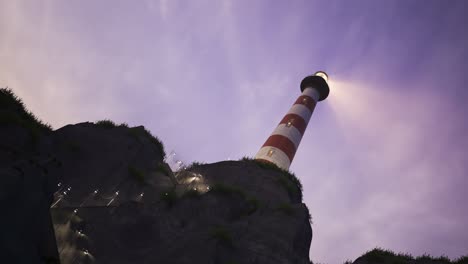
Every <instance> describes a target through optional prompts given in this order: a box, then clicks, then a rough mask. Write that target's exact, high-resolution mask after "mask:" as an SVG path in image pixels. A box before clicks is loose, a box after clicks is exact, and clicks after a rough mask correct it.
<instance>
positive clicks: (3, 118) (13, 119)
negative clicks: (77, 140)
mask: <svg viewBox="0 0 468 264" xmlns="http://www.w3.org/2000/svg"><path fill="white" fill-rule="evenodd" d="M2 124H5V125H7V124H14V125H18V126H21V127H23V128H25V129H26V130H27V131H28V132H29V134H30V136H31V142H32V143H33V144H36V143H37V142H38V139H39V137H40V136H41V134H42V133H43V132H50V131H52V127H51V126H50V125H49V124H45V123H43V122H42V121H41V120H39V119H38V118H37V117H36V116H35V115H34V114H33V113H31V112H30V111H28V110H27V109H26V107H25V106H24V103H23V101H21V99H20V98H18V97H17V96H16V95H15V94H14V93H13V91H12V90H10V89H8V88H0V125H2Z"/></svg>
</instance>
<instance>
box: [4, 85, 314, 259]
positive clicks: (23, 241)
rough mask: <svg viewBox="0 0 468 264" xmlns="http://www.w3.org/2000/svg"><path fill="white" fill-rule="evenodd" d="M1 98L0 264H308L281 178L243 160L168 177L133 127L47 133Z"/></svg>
mask: <svg viewBox="0 0 468 264" xmlns="http://www.w3.org/2000/svg"><path fill="white" fill-rule="evenodd" d="M2 92H4V91H2ZM4 95H5V94H2V96H3V97H2V96H0V97H2V98H3V99H4ZM2 98H0V102H1V103H2V105H0V110H1V112H0V114H1V115H0V128H1V129H0V136H1V137H0V157H1V161H0V166H1V169H0V181H1V183H0V203H1V205H2V208H3V209H2V210H3V213H2V218H1V220H0V221H1V222H0V224H1V226H2V227H3V229H4V230H3V231H2V235H1V236H0V258H1V259H2V263H3V262H5V263H58V262H61V263H204V264H206V263H310V261H309V256H308V255H309V247H310V242H311V238H312V230H311V226H310V223H309V212H308V210H307V207H306V206H305V205H304V204H303V203H302V201H301V199H302V198H301V190H300V187H299V186H298V185H297V183H296V182H295V181H294V178H291V175H289V174H288V173H286V172H283V171H280V170H277V169H274V168H270V167H268V166H265V165H262V164H259V163H256V162H255V161H251V160H243V161H225V162H219V163H214V164H206V165H195V166H191V167H190V168H188V169H186V170H184V171H181V172H178V173H175V174H174V173H172V171H170V169H169V166H168V165H167V164H166V163H165V162H164V160H163V158H164V155H165V153H164V149H163V147H162V144H161V143H160V142H159V141H158V140H157V139H156V138H154V137H152V136H151V135H150V134H149V133H148V131H146V130H145V129H144V127H134V128H129V127H128V126H126V125H121V126H116V125H114V124H112V123H110V122H99V123H97V124H94V123H81V124H76V125H68V126H65V127H63V128H61V129H58V130H56V131H52V130H51V129H49V128H48V127H47V126H45V125H42V124H41V123H40V122H38V121H37V120H36V119H35V118H34V117H33V116H32V117H31V115H29V114H28V113H27V112H26V111H24V108H23V109H22V105H15V104H12V102H11V100H10V101H8V100H7V101H8V102H7V103H5V102H4V101H1V100H3V99H2ZM10 99H11V98H10ZM13 101H14V100H13ZM7 106H8V107H7ZM12 106H15V107H12ZM19 113H20V114H19ZM49 208H50V209H49ZM5 227H8V228H5Z"/></svg>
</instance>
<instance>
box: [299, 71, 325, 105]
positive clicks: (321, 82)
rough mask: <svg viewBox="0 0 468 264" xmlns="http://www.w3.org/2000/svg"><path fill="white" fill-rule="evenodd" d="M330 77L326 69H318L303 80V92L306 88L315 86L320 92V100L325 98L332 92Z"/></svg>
mask: <svg viewBox="0 0 468 264" xmlns="http://www.w3.org/2000/svg"><path fill="white" fill-rule="evenodd" d="M328 79H329V78H328V74H326V73H325V72H324V71H318V72H316V73H315V74H314V75H310V76H307V77H305V78H304V79H303V80H302V82H301V92H302V91H304V90H305V89H306V88H313V89H315V90H317V91H318V92H319V94H320V97H319V101H322V100H325V99H326V98H327V97H328V94H329V93H330V87H328V83H327V82H328Z"/></svg>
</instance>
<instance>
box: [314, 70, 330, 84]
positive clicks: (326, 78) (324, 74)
mask: <svg viewBox="0 0 468 264" xmlns="http://www.w3.org/2000/svg"><path fill="white" fill-rule="evenodd" d="M314 75H315V76H319V77H322V78H323V79H324V80H325V81H326V82H328V75H327V74H326V73H325V72H324V71H318V72H316V73H315V74H314Z"/></svg>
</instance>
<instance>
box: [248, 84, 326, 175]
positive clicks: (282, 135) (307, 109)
mask: <svg viewBox="0 0 468 264" xmlns="http://www.w3.org/2000/svg"><path fill="white" fill-rule="evenodd" d="M319 98H320V94H319V92H318V91H317V90H316V89H315V88H311V87H307V88H305V89H304V91H303V92H302V94H301V96H299V98H298V99H297V100H296V102H295V103H294V105H293V106H292V107H291V109H289V111H288V113H287V114H286V115H285V116H284V118H283V119H282V120H281V122H280V123H279V124H278V126H277V127H276V129H275V130H274V131H273V133H272V134H271V136H270V137H269V138H268V139H267V141H266V142H265V144H263V146H262V148H260V150H259V151H258V153H257V155H255V159H257V160H265V161H268V162H271V163H274V164H276V165H277V166H278V167H280V168H283V169H286V170H287V169H289V166H290V165H291V162H292V160H293V158H294V155H295V154H296V150H297V148H298V147H299V143H300V142H301V139H302V136H303V135H304V132H305V129H306V127H307V123H308V122H309V119H310V117H311V116H312V112H313V110H314V108H315V105H316V104H317V102H318V101H319Z"/></svg>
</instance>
